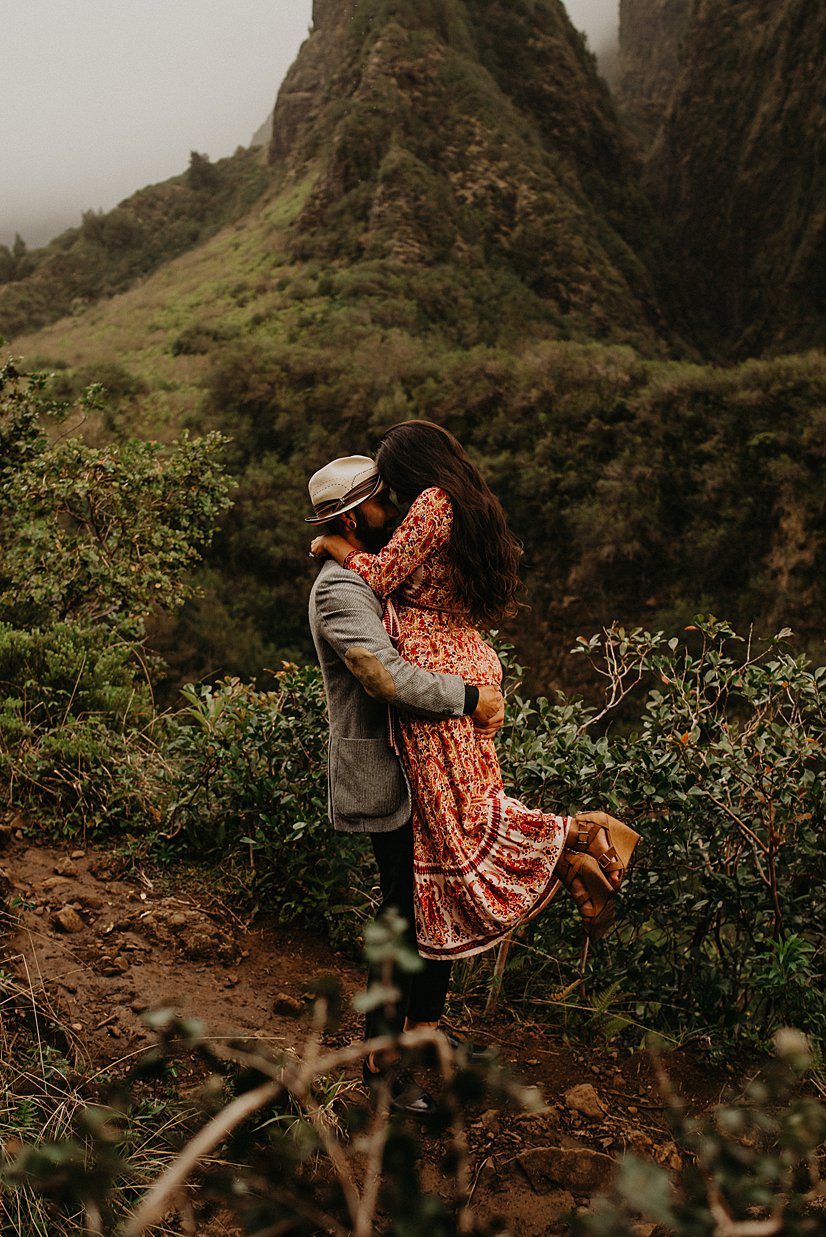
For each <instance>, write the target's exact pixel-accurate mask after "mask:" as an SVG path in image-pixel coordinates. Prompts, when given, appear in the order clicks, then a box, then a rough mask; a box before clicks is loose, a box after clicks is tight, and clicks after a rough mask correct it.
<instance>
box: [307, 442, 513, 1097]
mask: <svg viewBox="0 0 826 1237" xmlns="http://www.w3.org/2000/svg"><path fill="white" fill-rule="evenodd" d="M309 491H310V500H311V502H312V504H313V515H311V516H309V517H308V518H307V520H306V522H307V523H308V524H311V525H316V526H319V525H320V526H322V527H321V528H320V530H319V531H322V532H329V533H338V535H339V536H342V537H344V538H345V539H346V540H347V541H349V543H350V544H351V545H352V547H353V549H354V550H369V551H371V552H373V553H375V552H377V551H378V550H380V549H382V547H383V546H384V545H386V544H387V542H388V541H389V539H390V535H391V533H392V531H393V528H394V526H395V524H396V523H397V522H398V519H399V510H398V508H397V507H396V505H395V503H393V501H392V500H391V498H390V494H389V493H388V491H387V489H386V488H385V486H384V483H383V482H382V480H381V477H380V476H379V473H378V470H377V468H376V465H375V463H374V461H373V460H371V459H369V458H368V457H367V456H363V455H351V456H347V457H345V458H343V459H337V460H333V461H332V463H330V464H327V465H326V467H324V468H322V469H320V470H319V471H318V472H316V473H315V474H314V475H313V476H312V477H311V478H310V482H309ZM383 612H384V606H383V603H382V602H381V601H380V600H379V598H378V597H376V595H375V593H373V591H372V590H371V589H370V587H369V586H368V585H367V584H366V582H365V581H364V580H363V579H362V578H361V576H359V575H357V574H356V573H355V572H354V571H348V570H346V568H343V567H340V566H338V564H337V563H335V562H334V561H333V560H332V559H327V560H326V561H325V562H324V563H323V565H322V567H321V570H320V572H319V574H318V578H317V579H316V581H315V584H314V585H313V589H312V592H311V594H310V627H311V630H312V634H313V640H314V642H315V646H316V651H317V653H318V660H319V662H320V665H321V673H322V676H323V679H324V689H325V692H326V694H327V708H328V713H329V720H330V751H329V783H328V786H329V812H330V819H331V821H332V824H333V828H334V829H337V830H339V831H341V832H344V833H367V834H369V835H370V840H371V842H372V845H373V852H374V854H375V857H376V863H377V865H378V869H379V880H380V884H381V891H382V908H381V909H382V910H384V909H385V908H389V907H391V906H392V907H395V908H396V910H397V911H398V912H399V913H400V914H401V915H402V917H403V918H404V920H405V921H406V923H407V924H408V933H409V940H410V943H411V944H412V945H413V947H414V948H415V929H414V928H413V922H414V921H413V828H412V824H411V801H410V788H409V786H408V784H407V778H406V776H405V773H404V769H403V767H402V764H401V761H400V760H399V758H398V756H397V755H396V753H395V752H394V751H393V750H392V748H391V746H390V744H389V742H388V702H389V701H392V706H393V707H394V708H399V709H404V710H409V711H411V712H414V713H416V714H418V715H420V716H424V717H429V718H433V719H434V720H441V719H443V718H449V717H460V716H462V715H463V714H469V715H471V716H472V717H473V720H474V722H475V723H476V725H477V726H479V727H480V728H481V729H483V730H486V731H487V732H489V733H493V732H494V731H495V730H497V729H498V728H499V727H500V726H501V724H502V721H503V719H504V702H503V700H502V696H501V694H500V693H499V691H498V690H497V689H496V688H493V687H481V688H479V687H475V686H472V685H470V684H466V683H465V682H464V681H463V680H462V679H461V678H460V677H459V676H458V675H450V674H432V673H430V672H429V671H427V670H422V669H420V668H419V667H417V666H413V665H411V664H410V662H407V661H405V660H404V659H403V658H402V657H400V656H399V654H398V653H397V651H396V649H395V648H394V646H393V644H392V642H391V640H390V637H389V636H388V634H387V632H386V630H385V627H384V624H383V621H382V620H383ZM370 978H371V977H368V982H369V979H370ZM372 978H376V977H375V976H373V977H372ZM449 980H450V963H449V962H435V961H430V960H423V964H422V969H421V970H420V971H417V972H416V973H415V974H414V975H412V976H410V975H401V974H399V975H397V976H396V981H397V986H398V987H399V989H400V991H401V1000H400V1002H399V1006H398V1007H397V1010H396V1011H395V1019H396V1021H395V1025H394V1028H393V1029H395V1030H401V1029H402V1027H403V1026H404V1028H405V1029H407V1030H410V1029H412V1028H413V1027H414V1026H417V1025H422V1024H429V1025H433V1024H435V1023H437V1022H438V1020H439V1018H440V1016H441V1013H442V1010H443V1008H444V1003H445V997H446V995H447V988H448V983H449ZM379 1022H380V1014H378V1013H370V1014H368V1016H367V1026H366V1035H367V1037H368V1038H370V1037H371V1036H372V1035H373V1034H375V1033H376V1032H377V1030H378V1025H379ZM387 1073H388V1077H387V1081H388V1084H389V1086H390V1097H391V1107H392V1108H393V1109H394V1110H395V1111H398V1112H401V1113H404V1114H406V1115H408V1116H413V1117H417V1116H418V1117H420V1116H427V1115H429V1113H430V1112H432V1111H433V1109H434V1107H435V1106H434V1103H433V1100H432V1098H431V1097H430V1096H429V1095H428V1094H427V1092H425V1091H422V1089H421V1087H419V1086H418V1084H416V1083H415V1082H414V1080H413V1079H412V1078H411V1077H410V1076H409V1074H407V1072H406V1071H403V1070H400V1069H398V1068H397V1067H396V1066H393V1067H392V1068H391V1069H390V1070H388V1071H387ZM373 1076H374V1075H373V1074H372V1073H371V1072H370V1070H369V1069H368V1068H367V1065H366V1066H365V1077H366V1079H367V1080H368V1081H370V1080H371V1079H372V1077H373ZM379 1076H380V1074H379Z"/></svg>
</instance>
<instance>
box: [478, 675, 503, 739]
mask: <svg viewBox="0 0 826 1237" xmlns="http://www.w3.org/2000/svg"><path fill="white" fill-rule="evenodd" d="M471 717H472V718H473V725H474V726H475V728H476V733H477V734H479V735H482V736H483V738H488V739H492V738H493V736H494V735H495V734H496V732H497V731H498V730H501V729H502V726H503V724H504V721H505V697H504V696H503V695H502V693H501V692H500V690H499V688H498V687H480V688H479V703H478V704H477V706H476V711H475V712H474V713H472V714H471Z"/></svg>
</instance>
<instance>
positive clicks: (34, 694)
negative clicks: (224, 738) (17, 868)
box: [0, 361, 229, 832]
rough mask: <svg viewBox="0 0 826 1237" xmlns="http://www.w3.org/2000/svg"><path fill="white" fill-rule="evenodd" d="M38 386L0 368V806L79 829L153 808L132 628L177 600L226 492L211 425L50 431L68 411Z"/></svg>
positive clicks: (145, 688)
mask: <svg viewBox="0 0 826 1237" xmlns="http://www.w3.org/2000/svg"><path fill="white" fill-rule="evenodd" d="M46 387H47V380H46V378H45V376H43V375H32V376H30V377H27V376H25V375H23V374H21V373H20V372H19V370H18V369H17V368H16V366H15V364H14V363H13V362H11V361H9V362H8V363H7V364H6V365H5V366H3V367H2V369H0V779H2V781H3V782H5V783H6V786H7V794H8V796H9V799H10V801H11V802H14V803H16V804H17V805H18V806H24V807H26V808H27V809H28V810H30V812H31V813H32V814H33V815H34V814H40V815H44V814H45V816H46V817H47V818H48V819H49V820H50V821H58V822H59V823H60V826H61V828H62V829H64V830H66V831H67V832H70V831H72V830H74V829H77V828H83V830H84V831H85V830H86V828H87V827H89V826H98V825H100V824H102V823H103V822H104V821H106V822H108V823H109V824H115V823H117V824H123V823H124V822H125V821H127V820H128V821H130V822H132V823H134V822H135V821H136V820H137V819H139V818H141V819H151V816H152V813H153V812H155V811H156V808H155V803H154V789H153V787H154V783H155V782H156V780H157V766H158V764H159V757H158V753H157V750H156V740H157V738H158V737H159V734H160V729H161V727H160V723H159V722H158V720H157V718H156V713H155V707H154V700H153V695H152V683H151V675H152V671H153V669H157V667H156V666H155V665H154V664H153V659H152V657H147V655H146V652H145V650H144V648H143V637H144V624H145V620H146V618H147V616H148V615H149V614H151V613H152V612H153V611H155V610H156V609H158V608H166V609H174V608H175V607H177V606H179V605H180V604H181V603H182V602H183V600H184V599H185V598H186V597H187V596H190V595H191V594H192V591H193V588H192V585H191V584H190V583H189V582H188V581H187V580H186V578H185V576H186V573H187V571H188V570H189V568H191V567H192V566H193V565H194V564H195V563H196V562H197V561H198V558H199V551H200V550H201V549H202V548H203V547H204V546H205V545H206V544H207V543H208V541H209V540H210V538H211V536H212V534H213V532H214V530H215V526H216V523H217V520H218V518H219V516H220V514H221V513H222V512H223V511H224V510H225V509H226V507H227V506H228V505H229V497H228V489H229V486H228V482H227V480H226V479H225V477H224V475H223V473H222V470H221V466H220V464H219V462H218V454H219V452H220V450H221V446H222V439H221V438H220V436H219V435H211V436H210V437H209V438H206V439H201V440H189V439H184V440H183V441H182V442H180V443H178V444H176V445H174V446H172V447H171V448H162V447H161V446H160V445H159V444H158V443H139V442H126V443H124V444H122V445H121V446H114V445H109V446H105V447H101V448H94V447H90V446H88V445H86V444H85V443H83V442H82V441H81V440H80V439H78V438H76V437H72V436H70V435H67V434H65V433H64V434H63V435H61V436H56V437H55V438H54V440H51V439H50V438H49V437H48V436H47V433H46V429H47V428H51V426H52V425H54V423H55V422H56V421H57V420H60V419H65V417H66V415H67V413H68V411H69V408H68V406H67V405H66V404H62V403H59V402H56V401H54V400H53V399H50V398H49V397H48V395H47V394H46ZM84 402H85V404H86V406H87V407H88V406H89V405H91V404H95V403H97V402H99V392H94V391H91V392H88V393H87V395H86V397H85V400H84Z"/></svg>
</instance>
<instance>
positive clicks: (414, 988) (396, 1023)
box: [365, 821, 451, 1039]
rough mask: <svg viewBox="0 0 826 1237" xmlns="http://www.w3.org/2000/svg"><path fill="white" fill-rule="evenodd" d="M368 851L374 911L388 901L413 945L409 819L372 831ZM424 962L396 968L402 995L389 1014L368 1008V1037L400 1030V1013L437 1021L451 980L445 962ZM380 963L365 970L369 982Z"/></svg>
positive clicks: (375, 980) (415, 1019)
mask: <svg viewBox="0 0 826 1237" xmlns="http://www.w3.org/2000/svg"><path fill="white" fill-rule="evenodd" d="M370 841H371V842H372V843H373V853H374V855H375V856H376V863H377V864H378V869H379V884H380V885H381V896H382V901H381V907H380V908H379V915H381V914H382V912H383V911H385V910H388V909H389V908H390V907H391V906H392V907H394V908H395V910H396V911H398V913H399V914H400V915H401V917H402V919H404V920H405V922H406V924H407V928H406V930H405V940H406V941H407V943H408V944H409V945H410V946H411V948H412V949H413V950H414V951H415V950H416V926H415V920H414V918H413V825H412V823H411V822H410V821H408V823H407V824H406V825H404V826H402V828H401V829H395V830H394V831H393V832H392V833H371V834H370ZM422 962H423V963H424V967H423V969H422V970H421V971H416V972H415V973H414V974H412V975H411V974H410V973H409V972H405V971H401V970H399V969H398V968H395V969H394V971H393V982H394V984H395V985H396V987H397V988H398V989H399V991H400V992H401V999H400V1001H399V1004H398V1006H397V1007H396V1009H395V1010H394V1011H393V1015H392V1017H388V1014H387V1011H386V1010H385V1009H383V1008H381V1007H380V1008H379V1009H377V1010H370V1012H369V1013H368V1014H367V1018H366V1022H365V1037H366V1038H367V1039H370V1038H371V1037H372V1036H373V1035H378V1034H380V1033H381V1032H382V1031H385V1030H390V1031H401V1030H402V1028H403V1027H404V1021H405V1018H409V1020H410V1021H411V1022H438V1021H439V1018H440V1017H441V1016H442V1011H443V1009H444V1007H445V998H446V996H447V990H448V986H449V984H450V967H451V964H450V963H449V962H432V961H430V960H429V959H427V958H423V959H422ZM381 980H382V976H381V968H380V966H379V965H376V964H375V963H373V964H371V966H370V967H369V969H368V972H367V984H368V987H369V986H370V985H371V984H374V983H381Z"/></svg>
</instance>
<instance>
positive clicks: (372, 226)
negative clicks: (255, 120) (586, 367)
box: [270, 0, 660, 350]
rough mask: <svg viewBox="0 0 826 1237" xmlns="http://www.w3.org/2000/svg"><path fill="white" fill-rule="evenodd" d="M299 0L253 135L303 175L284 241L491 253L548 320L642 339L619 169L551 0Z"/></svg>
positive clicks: (349, 251) (578, 39) (352, 250)
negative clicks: (309, 17) (264, 115)
mask: <svg viewBox="0 0 826 1237" xmlns="http://www.w3.org/2000/svg"><path fill="white" fill-rule="evenodd" d="M313 17H314V25H313V32H312V34H311V35H310V38H309V39H308V40H307V42H306V43H305V44H304V46H303V47H302V49H301V51H300V53H299V55H298V58H297V60H296V62H295V64H294V65H293V67H292V69H291V70H290V73H289V74H288V75H287V77H286V79H285V81H284V84H283V86H282V89H281V92H280V94H279V97H278V100H277V103H276V108H275V116H274V125H273V138H272V142H271V145H270V160H271V162H273V163H274V164H276V165H279V164H283V165H284V166H285V168H286V169H287V170H288V171H289V172H291V173H292V174H301V175H302V176H305V175H308V174H309V175H310V176H311V178H312V188H311V191H310V194H309V197H308V199H307V202H306V205H305V207H304V209H303V211H302V212H301V214H300V216H299V218H298V220H297V222H296V225H295V236H294V241H295V245H296V247H297V252H298V253H299V254H301V255H302V256H309V254H310V253H311V252H312V254H313V256H317V257H322V258H324V259H326V260H335V259H336V258H338V259H346V260H347V261H348V262H349V263H351V264H352V263H353V262H360V261H364V262H376V261H381V262H384V263H388V264H390V265H391V266H392V267H398V266H407V267H410V266H418V267H429V268H431V269H432V268H433V267H434V266H438V265H446V266H454V267H455V266H456V265H457V264H458V265H461V266H462V267H463V268H464V269H465V270H466V271H468V270H471V269H475V270H476V271H477V272H479V273H480V276H481V273H482V272H484V273H485V275H486V276H490V273H491V269H493V270H494V272H495V274H496V275H497V276H502V277H504V278H506V280H509V281H510V282H511V284H512V286H513V288H514V290H515V292H517V291H518V289H516V284H517V283H518V284H519V285H521V287H522V291H523V294H524V299H525V312H526V316H527V317H529V318H536V319H538V320H542V321H544V323H545V326H546V327H548V326H550V327H552V329H553V330H554V331H555V332H558V333H561V334H565V333H583V334H591V335H597V336H598V337H611V338H622V339H626V340H633V341H634V342H637V343H639V344H640V345H641V346H643V347H645V348H646V349H647V350H650V348H651V347H652V346H656V341H657V336H658V333H659V330H660V325H659V323H660V320H659V314H658V311H657V307H656V303H655V298H654V296H653V293H652V291H651V287H650V282H649V278H648V274H647V270H646V266H645V262H644V260H643V258H642V256H641V254H642V250H643V248H644V241H643V239H642V238H643V230H644V221H645V219H646V215H647V212H646V207H645V203H644V199H643V198H642V196H641V194H640V193H639V190H638V189H637V186H636V176H637V171H636V168H635V166H634V164H633V161H632V159H631V157H630V155H629V153H628V150H627V148H626V146H625V143H624V140H623V138H622V135H621V133H620V129H619V126H618V123H617V119H616V116H615V113H614V108H613V105H612V103H611V99H610V95H609V93H608V91H607V88H606V87H605V84H604V83H603V82H602V80H601V79H600V77H599V76H598V73H597V69H596V62H595V60H594V57H593V56H592V55H591V54H590V53H589V52H588V51H587V48H586V46H585V42H584V40H583V38H582V36H581V35H580V34H579V33H578V32H577V31H576V30H575V29H574V28H573V26H572V25H571V23H570V21H569V20H568V17H567V14H566V12H565V9H564V7H563V5H562V4H561V3H560V0H531V2H528V0H508V2H507V3H506V2H505V0H422V3H419V4H416V5H411V4H410V3H409V2H407V0H317V2H316V5H315V8H314V14H313ZM481 283H482V284H483V283H484V279H482V280H481ZM471 284H472V281H470V282H469V285H468V286H470V285H471ZM478 286H479V291H480V293H481V294H482V295H490V289H489V288H488V290H487V292H486V291H485V290H484V289H483V288H482V287H481V285H478ZM471 292H472V288H471Z"/></svg>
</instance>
